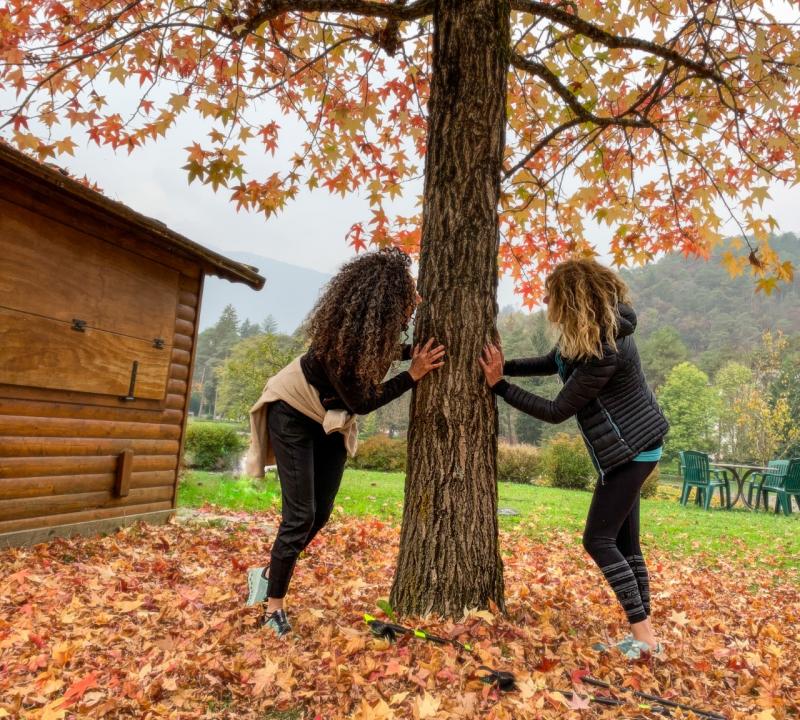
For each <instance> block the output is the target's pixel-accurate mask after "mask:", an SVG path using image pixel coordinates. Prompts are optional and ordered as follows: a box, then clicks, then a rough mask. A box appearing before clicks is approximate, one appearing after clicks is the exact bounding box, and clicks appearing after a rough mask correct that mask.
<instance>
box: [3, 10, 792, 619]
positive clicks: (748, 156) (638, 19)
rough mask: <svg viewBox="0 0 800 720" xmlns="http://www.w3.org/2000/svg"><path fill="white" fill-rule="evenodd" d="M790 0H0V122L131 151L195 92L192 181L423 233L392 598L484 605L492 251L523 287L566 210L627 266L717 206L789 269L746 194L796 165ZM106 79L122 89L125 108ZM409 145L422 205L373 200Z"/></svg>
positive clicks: (495, 589) (756, 265) (35, 137)
mask: <svg viewBox="0 0 800 720" xmlns="http://www.w3.org/2000/svg"><path fill="white" fill-rule="evenodd" d="M792 8H794V10H792ZM773 11H774V13H780V16H779V17H778V16H776V14H774V13H773ZM796 14H797V12H796V6H794V5H791V4H789V3H787V4H786V5H785V6H784V5H783V4H782V3H772V2H767V1H766V0H724V1H718V2H704V1H702V0H680V1H678V2H675V0H626V1H625V2H622V1H621V0H608V1H603V2H598V1H597V0H561V1H545V2H543V1H536V0H392V1H389V2H385V1H381V0H203V1H202V2H192V0H10V1H9V2H6V3H5V4H4V6H3V7H2V8H0V34H1V36H2V44H0V54H1V56H2V64H0V83H2V88H3V89H4V90H5V91H6V94H5V97H8V96H9V94H11V95H13V91H16V93H17V100H16V101H14V100H13V99H12V100H11V101H9V107H8V108H7V110H6V112H5V113H4V119H5V123H6V125H5V127H6V132H7V133H8V135H9V137H11V139H12V140H13V142H15V143H16V144H17V145H18V146H20V147H22V148H25V149H27V150H29V151H31V152H33V153H36V154H38V155H39V157H41V158H48V157H50V156H53V155H55V154H57V153H65V152H66V153H70V152H72V151H73V149H74V147H75V144H74V139H73V138H72V137H70V132H71V130H69V129H66V130H65V128H70V127H75V128H83V129H84V130H85V131H86V132H87V133H88V135H89V137H90V138H91V139H92V140H94V141H96V142H98V143H101V144H103V143H109V144H111V145H112V146H114V147H116V148H121V149H124V150H129V151H130V150H134V149H135V148H136V147H138V146H140V145H142V144H143V143H145V142H148V141H150V140H157V139H158V138H159V137H162V136H166V135H167V134H168V132H169V131H170V130H171V129H172V128H173V126H175V124H176V123H177V122H178V120H179V118H180V116H181V115H183V114H185V113H187V112H189V111H192V110H193V111H196V112H197V113H199V114H200V115H202V116H203V117H204V118H206V119H207V120H208V122H209V124H210V132H209V135H208V137H207V138H204V139H201V138H198V139H197V141H196V142H194V143H193V144H192V145H191V146H190V147H189V148H188V160H187V165H186V169H187V171H188V173H189V178H190V179H197V180H200V181H202V182H204V183H210V184H212V185H213V186H214V187H215V188H216V187H220V186H227V187H229V188H230V189H231V190H232V197H233V200H234V202H235V203H236V204H237V206H238V207H241V208H248V209H256V210H260V211H262V212H264V213H265V214H266V215H270V214H272V213H274V212H276V211H278V210H280V209H281V208H282V207H283V206H284V205H285V204H286V203H287V202H288V201H290V200H291V199H292V198H294V197H295V196H296V195H297V194H298V192H299V191H300V190H301V189H302V188H303V187H304V186H305V187H309V188H314V187H317V186H324V187H326V188H327V189H328V190H330V191H331V192H337V193H341V194H342V195H345V194H347V193H350V192H358V191H361V192H364V193H366V194H367V195H368V197H369V199H370V202H371V203H372V207H373V211H372V217H371V218H370V219H369V221H368V223H366V224H365V223H359V222H357V223H355V224H354V225H353V228H352V231H351V233H350V241H351V242H352V244H353V245H354V246H355V247H356V248H360V247H364V246H365V245H366V244H367V243H368V242H372V243H375V244H386V243H391V242H394V243H397V244H399V245H401V246H403V247H406V248H408V249H409V250H411V251H414V252H419V260H420V279H419V284H420V290H421V293H422V295H423V296H424V297H425V299H426V301H427V302H426V303H425V305H424V306H423V309H422V310H421V313H420V317H419V319H418V322H417V326H416V331H417V337H419V338H425V337H428V336H430V335H435V336H436V337H437V338H439V339H440V340H442V341H444V342H445V343H446V344H447V345H448V348H449V362H448V365H447V368H446V370H445V371H443V372H440V373H437V374H436V375H435V376H434V377H431V378H429V379H427V380H426V381H425V382H424V383H423V384H422V385H421V386H420V388H419V389H418V390H417V392H416V393H415V396H414V399H413V402H412V424H411V430H410V443H409V452H410V464H409V468H410V470H409V473H408V481H407V492H406V506H405V514H404V519H403V533H402V541H401V550H400V559H399V563H398V571H397V576H396V579H395V584H394V588H393V593H392V597H393V599H394V602H395V603H396V604H397V606H398V607H399V609H400V610H402V611H417V612H424V611H428V610H434V611H440V612H443V613H446V614H458V613H460V611H461V609H462V608H464V607H465V606H475V605H478V606H485V605H487V604H488V603H489V601H491V600H493V601H494V602H495V603H497V604H498V605H500V606H502V604H503V580H502V566H501V561H500V554H499V550H498V544H497V522H496V509H497V501H496V485H495V446H496V433H497V427H496V424H497V417H496V409H495V403H494V400H493V399H492V397H491V395H490V393H489V392H488V390H487V389H486V388H485V387H484V386H483V385H482V383H481V381H480V373H479V371H478V368H477V366H476V357H477V356H478V354H479V351H480V348H481V346H482V345H483V344H484V343H485V342H486V341H487V340H489V339H490V338H492V337H494V335H495V316H496V300H495V295H496V282H497V271H498V265H499V266H500V268H501V269H504V270H507V271H509V272H511V273H512V274H513V275H514V276H515V278H516V279H517V281H518V285H519V290H520V292H521V293H522V294H523V295H524V296H525V297H526V298H527V299H528V300H529V301H533V300H535V299H536V297H537V296H538V294H539V292H540V290H541V278H542V274H543V273H544V272H546V271H547V270H548V269H549V268H550V267H551V266H552V265H553V264H554V263H555V262H557V261H558V260H559V259H561V258H563V257H565V256H567V255H570V254H575V253H578V254H584V253H590V252H592V245H591V244H590V243H589V242H588V241H587V240H586V238H585V235H584V231H585V230H586V224H587V222H590V221H596V222H598V223H601V224H604V225H607V226H608V227H609V232H610V233H611V251H612V253H613V255H614V258H615V260H616V261H617V262H618V263H620V264H623V263H627V262H630V261H633V262H641V261H645V260H647V259H649V258H652V257H653V255H654V254H655V253H657V252H659V251H666V250H673V249H677V250H681V251H683V252H686V253H695V254H700V255H706V254H707V253H708V252H709V250H710V248H711V247H712V246H713V245H714V244H715V243H717V242H719V241H720V240H721V237H722V233H723V223H724V222H726V221H727V220H728V218H729V217H733V218H735V219H736V221H737V222H738V223H739V224H740V229H741V231H742V242H745V243H751V242H753V241H752V240H748V239H747V238H746V237H744V236H745V235H748V236H751V237H755V238H756V240H755V242H757V243H759V245H758V247H756V246H755V245H754V244H753V245H750V246H749V247H746V248H745V249H744V251H743V252H739V251H738V250H736V248H733V249H732V250H731V251H730V252H729V253H728V254H727V255H726V256H725V261H726V263H727V264H728V265H729V267H730V268H731V270H732V271H734V272H739V271H741V270H743V269H745V268H747V267H748V262H749V263H750V267H752V270H753V272H756V273H759V274H760V278H759V282H760V283H761V286H762V287H763V288H764V289H766V290H769V289H770V288H771V287H772V286H773V285H774V284H775V283H776V282H777V281H778V280H780V279H781V278H786V277H788V276H789V275H790V274H791V267H790V266H787V265H785V264H782V263H781V262H780V260H779V259H778V258H777V257H776V256H775V254H774V253H773V252H772V251H771V250H770V248H769V247H768V245H767V244H766V237H767V233H768V230H769V229H770V227H771V221H770V219H769V218H765V217H762V216H761V215H760V214H759V207H760V205H761V203H762V202H763V201H764V199H765V198H766V197H767V195H768V188H769V183H770V182H772V181H775V180H778V181H783V182H787V183H789V182H794V181H795V180H796V178H797V174H798V165H799V163H798V160H799V159H800V143H798V140H799V139H800V127H799V126H800V107H799V106H798V100H797V98H798V97H800V94H798V90H799V89H800V51H799V49H798V48H799V47H800V45H799V43H798V39H797V38H798V24H797V17H796ZM114 83H121V84H123V85H125V86H128V87H130V88H132V89H136V88H140V89H139V90H138V94H137V97H136V102H135V103H134V104H133V106H131V107H126V106H125V103H124V99H125V98H129V97H130V93H122V94H120V92H119V91H114V92H113V93H110V92H108V87H109V85H113V84H114ZM9 91H11V92H9ZM267 96H270V97H271V98H273V100H274V105H272V106H270V105H267V104H265V103H264V102H263V99H264V98H265V97H267ZM271 108H277V110H273V109H271ZM279 112H280V113H283V114H284V115H286V116H289V117H290V118H291V119H292V120H291V121H290V123H299V124H300V126H301V127H303V128H305V129H306V131H307V135H306V139H305V141H304V142H303V143H302V144H301V145H300V146H299V147H298V148H297V151H296V152H295V154H294V155H293V156H292V157H291V159H290V161H289V162H288V166H286V167H282V168H281V169H279V170H276V171H274V172H267V173H264V172H263V171H261V172H260V173H255V174H254V173H253V172H252V170H253V167H254V166H252V165H247V157H246V156H245V148H246V147H248V146H250V147H252V145H253V144H256V145H257V144H258V143H260V144H261V146H262V149H264V150H266V151H268V152H274V151H275V149H276V147H278V145H279V143H280V142H281V127H280V125H279V123H278V119H279V117H278V113H279ZM282 149H283V146H282ZM420 158H424V162H425V168H424V192H423V202H422V210H421V213H420V214H419V215H417V216H414V217H405V218H402V217H394V218H392V217H391V216H392V214H393V213H392V199H393V198H395V197H396V196H398V195H401V194H402V193H403V192H404V190H406V189H407V188H409V187H410V188H411V191H412V192H413V191H414V189H415V186H414V183H413V182H411V181H412V180H413V179H415V178H416V177H417V176H418V175H419V173H420V171H419V169H418V165H417V161H418V160H419V159H420ZM248 168H249V170H248ZM498 260H499V262H498Z"/></svg>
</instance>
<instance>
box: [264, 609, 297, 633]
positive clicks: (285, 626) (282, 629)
mask: <svg viewBox="0 0 800 720" xmlns="http://www.w3.org/2000/svg"><path fill="white" fill-rule="evenodd" d="M259 625H260V626H261V627H268V628H270V629H271V630H273V631H274V632H275V634H276V635H277V636H278V637H283V636H284V635H286V634H287V633H289V632H291V629H292V626H291V625H290V624H289V619H288V618H287V617H286V611H285V610H275V611H274V612H272V613H269V614H267V612H266V611H265V612H264V615H263V617H262V618H261V621H260V622H259Z"/></svg>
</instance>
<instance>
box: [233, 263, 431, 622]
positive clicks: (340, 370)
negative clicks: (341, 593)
mask: <svg viewBox="0 0 800 720" xmlns="http://www.w3.org/2000/svg"><path fill="white" fill-rule="evenodd" d="M410 265H411V261H410V259H409V258H408V256H407V255H406V254H405V253H403V252H401V251H400V250H397V249H394V248H392V249H386V250H379V251H376V252H370V253H365V254H363V255H360V256H359V257H357V258H356V259H354V260H351V261H350V262H348V263H347V264H345V265H344V266H343V267H342V269H341V270H340V271H339V272H338V273H337V274H336V275H335V276H334V277H333V279H332V280H331V281H330V283H329V284H328V286H327V288H326V289H325V291H324V293H323V294H322V296H321V297H320V299H319V301H318V302H317V305H316V307H315V308H314V310H313V311H312V312H311V315H310V317H309V321H308V325H307V327H308V332H309V336H310V345H309V349H308V352H306V354H305V355H303V356H302V357H299V358H297V359H296V360H295V361H294V362H292V363H291V364H290V365H288V366H287V367H286V368H284V369H283V370H281V372H280V373H278V374H277V375H275V376H274V377H272V378H270V380H269V381H268V382H267V386H266V388H265V389H264V393H263V395H262V396H261V398H260V399H259V401H258V402H257V403H256V404H255V405H254V406H253V408H252V409H251V411H250V427H251V446H250V452H249V453H248V458H247V471H248V473H249V474H251V475H255V476H263V474H264V466H265V464H267V462H269V460H270V459H271V458H272V457H273V456H274V459H275V462H276V464H277V466H278V477H279V479H280V483H281V499H282V519H281V524H280V527H279V528H278V534H277V537H276V538H275V542H274V543H273V546H272V552H271V560H270V564H269V565H268V566H267V567H266V568H253V569H252V570H250V571H249V573H248V581H249V589H250V593H249V597H248V604H249V605H256V604H258V603H264V612H263V616H262V619H261V624H263V625H266V626H268V627H270V628H271V629H272V630H274V631H275V632H276V633H277V634H278V635H279V636H282V635H285V634H286V633H288V632H289V631H290V630H291V626H290V625H289V622H288V620H287V617H286V613H285V611H284V597H285V595H286V592H287V589H288V586H289V581H290V579H291V577H292V574H293V571H294V567H295V563H296V561H297V557H298V556H299V555H300V553H301V552H302V551H303V550H304V549H305V548H306V547H307V546H308V545H309V543H310V542H311V541H312V540H313V539H314V537H315V536H316V534H317V533H318V532H319V531H320V530H321V529H322V528H323V527H324V526H325V524H326V523H327V522H328V519H329V518H330V514H331V511H332V510H333V503H334V499H335V497H336V493H337V492H338V490H339V484H340V482H341V479H342V473H343V471H344V464H345V460H346V458H347V453H348V452H349V453H350V454H351V455H352V454H354V453H355V449H356V444H357V436H358V430H357V427H356V425H355V415H365V414H367V413H370V412H372V411H373V410H376V409H377V408H379V407H381V406H382V405H385V404H387V403H389V402H391V401H392V400H394V399H395V398H397V397H399V396H400V395H402V394H403V393H405V392H406V391H408V390H410V389H411V388H412V387H414V385H416V383H418V382H419V381H420V380H421V379H422V378H423V377H424V376H425V375H427V374H428V373H429V372H430V371H431V370H434V369H436V368H438V367H441V366H442V365H443V364H444V360H443V358H444V352H445V349H444V346H442V345H435V341H434V339H433V338H431V339H430V340H428V342H427V343H425V345H424V346H423V347H420V346H417V347H415V348H413V350H412V349H411V348H410V346H407V345H406V346H401V345H400V344H399V342H400V336H401V334H402V333H403V332H404V331H405V330H406V328H407V327H408V323H409V321H410V320H411V316H412V314H413V312H414V310H415V308H416V306H417V304H418V303H419V302H420V300H421V298H420V297H419V295H418V294H417V289H416V284H415V282H414V278H413V277H412V276H411V273H410ZM399 359H405V360H411V366H410V367H409V369H408V370H407V371H404V372H401V373H400V374H398V375H395V376H394V377H393V378H391V379H390V380H387V381H386V382H383V380H384V377H385V376H386V374H387V372H388V371H389V369H390V367H391V365H392V362H393V361H394V360H399ZM265 601H266V602H265Z"/></svg>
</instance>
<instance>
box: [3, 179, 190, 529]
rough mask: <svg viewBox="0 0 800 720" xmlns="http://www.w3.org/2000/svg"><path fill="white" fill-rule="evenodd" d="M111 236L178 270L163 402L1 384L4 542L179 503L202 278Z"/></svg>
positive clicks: (84, 225)
mask: <svg viewBox="0 0 800 720" xmlns="http://www.w3.org/2000/svg"><path fill="white" fill-rule="evenodd" d="M1 179H2V178H0V180H1ZM4 189H5V188H3V184H2V182H0V190H4ZM11 193H13V190H12V191H11ZM11 193H10V194H11ZM25 202H26V204H30V205H36V206H38V208H37V209H39V210H40V211H41V212H42V213H56V214H58V215H59V217H58V218H57V219H58V220H59V221H61V222H67V221H69V222H75V223H76V224H78V225H80V227H79V228H78V229H80V230H82V231H83V232H86V231H87V230H91V231H94V232H92V234H95V235H96V236H100V235H99V232H100V231H99V228H98V229H95V226H94V223H91V222H88V221H87V220H86V216H85V214H83V215H81V214H80V213H79V212H77V209H73V210H72V212H69V210H70V208H68V207H66V208H64V207H60V208H59V209H58V210H55V209H53V208H55V207H57V206H54V205H53V204H52V203H51V204H50V206H49V207H50V209H47V208H46V207H44V206H43V205H42V204H41V203H40V202H38V201H37V200H36V198H33V197H32V196H31V197H26V198H25ZM54 219H55V218H54ZM104 230H105V232H104V233H103V236H104V239H109V236H111V237H112V238H114V235H115V234H116V235H117V237H116V238H114V240H113V241H114V242H115V244H116V243H119V244H120V245H122V246H124V247H127V248H128V249H133V250H135V251H139V252H141V253H142V255H143V256H146V257H149V258H150V259H156V260H158V261H160V262H163V263H164V264H165V265H168V266H170V267H173V268H175V269H178V270H179V271H180V277H179V288H178V297H177V305H176V318H175V335H174V341H173V349H172V354H171V358H170V367H169V379H168V381H167V391H166V396H165V397H164V398H163V399H162V400H136V401H134V402H131V403H127V404H126V403H122V402H120V401H119V399H118V398H116V397H111V396H104V395H92V394H87V393H73V392H66V391H56V390H43V389H41V388H29V387H22V386H18V385H0V541H2V535H3V534H4V533H20V532H24V531H33V530H37V529H40V528H53V527H55V526H62V525H71V524H74V523H85V522H87V521H102V520H108V519H109V518H117V517H122V516H130V515H141V514H144V513H159V512H160V513H162V514H163V512H164V511H169V510H170V509H171V508H173V507H174V502H175V491H176V484H177V474H178V465H179V459H180V452H181V449H182V443H183V438H184V434H185V428H186V411H187V396H188V392H189V387H190V381H191V365H192V360H193V348H194V338H195V334H196V330H197V322H198V316H199V307H200V295H201V293H202V279H203V278H202V273H201V271H200V269H199V268H198V267H196V266H194V265H193V264H192V263H190V262H187V261H186V260H184V259H182V258H179V257H177V256H173V255H171V254H169V253H167V252H164V251H163V250H161V249H159V248H157V247H155V246H151V245H149V244H148V243H147V242H144V240H143V239H142V238H132V237H129V236H126V235H125V233H124V231H123V230H122V229H118V231H117V233H113V232H111V231H110V230H111V229H110V228H109V227H108V226H107V225H106V226H105V227H104ZM125 450H132V451H133V458H132V464H131V465H130V475H129V478H130V484H129V487H128V492H127V495H125V496H122V497H120V496H118V495H117V494H116V493H115V492H114V488H115V483H116V478H117V469H118V464H119V462H120V457H121V453H122V452H123V451H125Z"/></svg>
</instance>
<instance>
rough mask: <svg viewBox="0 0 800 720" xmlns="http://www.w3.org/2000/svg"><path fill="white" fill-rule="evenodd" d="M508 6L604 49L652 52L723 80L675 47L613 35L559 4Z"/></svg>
mask: <svg viewBox="0 0 800 720" xmlns="http://www.w3.org/2000/svg"><path fill="white" fill-rule="evenodd" d="M511 7H512V9H514V10H518V11H519V12H525V13H529V14H530V15H533V16H539V17H546V18H548V19H550V20H552V21H553V22H556V23H558V24H559V25H565V26H566V27H568V28H571V29H572V30H574V31H575V32H576V33H578V34H579V35H583V36H584V37H587V38H589V39H590V40H594V41H595V42H598V43H600V44H601V45H605V46H606V47H608V48H611V49H616V48H625V49H629V50H641V51H642V52H646V53H649V54H650V55H656V56H657V57H660V58H663V59H664V60H669V61H671V62H672V63H674V64H675V65H680V66H682V67H686V68H689V69H690V70H693V71H694V72H695V73H697V75H699V76H700V77H704V78H707V79H709V80H714V81H715V82H718V83H721V82H723V77H722V75H721V74H720V73H719V71H718V70H717V69H716V68H714V67H710V66H708V65H705V64H703V63H701V62H697V61H695V60H691V59H689V58H687V57H684V56H683V55H682V54H681V53H679V52H678V51H677V50H673V49H671V48H668V47H665V46H664V45H659V44H658V43H654V42H651V41H650V40H643V39H641V38H636V37H626V36H624V35H614V34H612V33H610V32H608V31H606V30H603V29H602V28H600V27H598V26H597V25H595V24H593V23H590V22H589V21H588V20H583V19H581V18H579V17H578V16H577V15H575V14H573V13H570V12H567V11H566V10H563V9H562V8H560V7H557V6H555V5H550V4H548V3H545V2H538V1H537V0H512V1H511Z"/></svg>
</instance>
